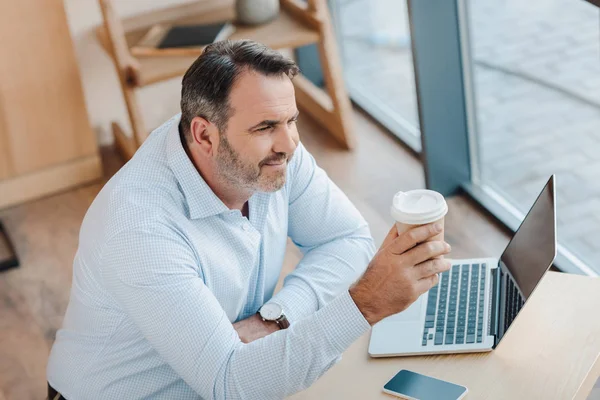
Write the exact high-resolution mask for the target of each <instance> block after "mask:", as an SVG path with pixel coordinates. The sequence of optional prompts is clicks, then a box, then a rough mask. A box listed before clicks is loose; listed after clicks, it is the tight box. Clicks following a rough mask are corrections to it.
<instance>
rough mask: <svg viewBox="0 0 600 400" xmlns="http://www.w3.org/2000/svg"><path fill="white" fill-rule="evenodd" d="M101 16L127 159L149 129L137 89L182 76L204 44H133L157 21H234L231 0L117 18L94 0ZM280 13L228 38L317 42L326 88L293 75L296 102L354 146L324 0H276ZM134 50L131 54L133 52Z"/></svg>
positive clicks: (118, 133)
mask: <svg viewBox="0 0 600 400" xmlns="http://www.w3.org/2000/svg"><path fill="white" fill-rule="evenodd" d="M98 1H99V3H100V7H101V9H102V16H103V19H104V23H103V25H101V26H99V27H98V28H97V30H96V34H97V36H98V39H99V41H100V43H101V44H102V46H103V47H104V49H105V50H106V51H107V52H108V53H109V54H110V55H111V57H112V59H113V62H114V65H115V67H116V70H117V74H118V76H119V81H120V83H121V89H122V91H123V96H124V98H125V104H126V105H127V111H128V114H129V120H130V121H131V126H132V129H133V135H132V136H131V137H129V136H127V135H125V133H124V131H123V130H122V129H121V127H120V126H119V125H118V124H117V123H116V122H113V123H112V130H113V135H114V138H115V143H116V145H117V148H118V149H119V151H120V152H121V154H123V156H124V157H125V158H126V159H129V158H131V156H132V155H133V153H134V152H135V151H136V149H137V148H138V147H139V146H140V145H141V144H142V143H143V141H144V140H145V138H146V137H147V135H148V133H149V132H148V131H147V129H146V127H145V126H144V123H143V121H142V117H141V113H140V109H139V104H138V101H137V99H136V89H138V88H141V87H144V86H147V85H151V84H153V83H156V82H160V81H163V80H166V79H171V78H173V77H177V76H182V75H183V74H184V73H185V71H186V70H187V69H188V67H189V66H190V65H191V64H192V62H193V61H194V60H195V59H196V58H197V57H198V56H199V55H200V54H201V53H202V50H203V49H202V48H185V49H166V50H165V49H156V48H152V49H148V51H145V52H144V51H139V48H136V49H134V50H137V51H134V52H132V51H131V50H132V47H134V45H135V44H136V43H138V42H139V41H140V39H141V38H143V37H144V36H145V35H146V34H147V33H148V31H149V29H150V28H151V27H153V26H156V25H157V24H166V23H168V24H172V25H178V24H194V23H212V22H220V21H233V20H234V17H235V10H234V2H233V1H232V0H203V1H195V2H194V3H190V4H184V5H180V6H176V7H171V8H166V9H159V10H155V11H151V12H147V13H144V14H141V15H136V16H134V17H130V18H126V19H123V20H121V19H119V17H118V16H117V14H116V12H115V9H114V7H113V2H112V0H98ZM280 5H281V7H280V8H281V11H280V14H279V16H278V17H277V18H276V19H275V20H274V21H271V22H270V23H267V24H264V25H260V26H254V27H248V26H236V31H235V32H234V33H233V34H232V36H231V37H230V39H251V40H255V41H258V42H261V43H264V44H265V45H267V46H269V47H271V48H273V49H284V48H295V47H299V46H304V45H307V44H312V43H317V45H318V48H319V56H320V60H321V67H322V70H323V75H324V80H325V87H326V92H325V91H323V90H322V89H320V88H318V87H316V86H315V85H313V84H312V82H310V81H309V80H308V79H306V78H305V77H304V76H302V75H298V76H297V77H296V78H294V86H295V90H296V99H297V102H298V105H299V107H300V108H301V109H302V110H303V111H306V112H307V113H308V114H309V115H311V116H312V117H313V118H315V119H316V120H317V121H318V122H319V123H321V124H322V125H323V126H324V127H325V128H326V130H327V131H328V132H329V133H330V134H331V135H332V136H333V137H334V138H335V139H336V140H337V141H338V142H339V143H340V144H341V145H342V146H343V147H345V148H347V149H351V148H352V147H353V146H354V138H353V132H352V112H351V111H352V110H351V104H350V100H349V98H348V94H347V92H346V89H345V88H344V81H343V75H342V69H341V65H340V61H339V55H338V50H337V44H336V40H335V36H334V33H333V28H332V26H331V19H330V16H329V12H328V9H327V4H326V0H308V2H307V3H306V4H305V3H303V2H301V1H299V0H280ZM134 53H135V54H134Z"/></svg>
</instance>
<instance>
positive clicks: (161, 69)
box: [96, 5, 319, 86]
mask: <svg viewBox="0 0 600 400" xmlns="http://www.w3.org/2000/svg"><path fill="white" fill-rule="evenodd" d="M234 15H235V14H234V9H233V7H231V6H229V5H225V6H224V7H220V8H213V9H211V10H208V11H206V12H204V13H203V14H200V15H196V16H192V17H186V18H182V19H178V20H176V21H174V22H172V24H173V25H178V24H179V25H183V24H194V23H196V24H201V23H213V22H221V21H233V18H234ZM135 18H136V24H141V23H142V21H143V19H142V18H140V16H138V17H135ZM127 22H128V21H127V20H125V21H124V22H123V25H124V26H126V25H127ZM149 28H150V27H149V26H147V27H145V28H138V29H135V30H133V31H131V32H127V33H126V34H125V37H126V40H127V44H128V46H129V47H130V48H131V47H133V46H134V45H135V44H136V43H137V42H138V41H139V40H140V39H141V38H142V37H143V36H144V35H145V34H146V32H147V31H148V29H149ZM96 34H97V36H98V40H99V41H100V43H101V44H102V46H103V47H104V49H105V50H106V51H107V52H109V54H110V44H109V42H108V38H107V35H106V31H105V29H104V26H99V27H98V29H97V31H96ZM230 39H232V40H237V39H251V40H254V41H257V42H260V43H263V44H265V45H267V46H269V47H271V48H273V49H284V48H295V47H299V46H305V45H308V44H312V43H317V42H318V41H319V32H318V31H317V30H316V29H313V28H311V27H309V26H307V25H305V24H303V23H302V22H300V21H298V20H297V19H296V18H294V17H293V16H292V15H290V14H289V13H288V12H287V11H286V10H285V9H282V10H281V11H280V13H279V16H278V17H277V18H276V19H275V20H273V21H271V22H270V23H268V24H264V25H259V26H244V25H237V24H236V31H235V32H234V33H233V34H232V35H231V36H230ZM136 50H138V51H136V53H135V54H132V55H133V56H134V58H135V60H136V61H137V62H138V63H139V65H138V66H137V68H136V73H137V76H136V77H135V78H134V79H135V80H136V86H146V85H150V84H153V83H156V82H160V81H163V80H165V79H170V78H174V77H177V76H181V75H183V74H184V73H185V71H187V69H188V68H189V66H190V65H191V64H192V63H193V62H194V60H195V59H196V58H197V57H198V56H199V55H200V54H201V53H202V51H203V50H204V47H195V48H180V49H154V48H148V49H147V51H145V52H143V53H141V52H140V51H139V48H137V49H136Z"/></svg>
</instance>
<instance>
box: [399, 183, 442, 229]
mask: <svg viewBox="0 0 600 400" xmlns="http://www.w3.org/2000/svg"><path fill="white" fill-rule="evenodd" d="M391 212H392V217H393V218H394V219H395V220H396V221H398V222H401V223H403V224H410V225H421V224H429V223H431V222H434V221H437V220H438V219H440V218H442V217H443V216H445V215H446V213H447V212H448V205H447V204H446V200H445V199H444V196H442V195H441V194H440V193H438V192H434V191H433V190H424V189H422V190H411V191H410V192H398V193H396V194H395V195H394V199H393V200H392V209H391Z"/></svg>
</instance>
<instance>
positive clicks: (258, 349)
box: [101, 223, 369, 399]
mask: <svg viewBox="0 0 600 400" xmlns="http://www.w3.org/2000/svg"><path fill="white" fill-rule="evenodd" d="M194 251H195V250H194V249H193V246H191V245H190V243H188V242H187V241H186V238H185V237H184V236H183V235H181V234H179V233H178V232H177V231H176V229H175V228H172V227H169V226H166V225H161V224H158V223H148V224H145V225H143V226H138V227H136V228H132V229H130V228H127V229H124V230H122V231H121V232H119V233H117V234H115V235H114V236H113V237H111V238H110V240H108V242H107V243H106V246H105V247H104V249H103V251H102V255H101V257H102V275H101V276H102V279H103V280H104V284H105V287H106V289H107V290H108V291H109V292H110V295H111V296H112V297H113V298H114V299H115V301H116V302H117V303H118V304H119V305H120V307H122V309H123V310H124V312H125V313H126V314H127V315H129V316H130V318H131V320H132V321H133V323H134V324H135V325H136V326H137V327H138V328H139V330H140V332H141V334H142V335H143V337H144V338H145V339H146V340H147V341H148V342H149V343H150V345H151V346H152V347H153V348H154V349H155V350H156V351H157V352H158V354H159V355H160V356H161V357H162V359H164V360H165V362H167V363H168V364H169V365H170V366H171V368H173V370H174V371H175V372H176V373H177V374H178V375H179V376H181V378H182V379H183V380H184V381H185V382H186V383H187V384H188V385H189V386H190V387H192V388H193V389H194V390H195V391H196V392H197V393H198V394H199V395H200V396H201V397H202V398H204V399H280V398H283V397H285V396H288V395H290V394H292V393H295V392H297V391H299V390H302V389H304V388H306V387H308V386H310V385H311V384H312V383H313V382H314V381H315V380H316V379H318V378H319V377H320V376H321V375H322V374H323V373H324V372H325V371H326V370H327V369H328V368H329V367H330V366H331V365H332V364H333V363H334V362H335V360H336V359H337V357H339V355H340V354H341V353H342V352H343V351H344V350H345V349H346V348H347V347H348V346H349V345H350V344H351V343H352V342H353V341H354V340H356V339H357V338H358V337H360V336H361V335H362V334H364V333H365V332H366V331H367V330H368V329H369V324H368V323H367V321H366V320H365V319H364V317H363V316H362V314H361V313H360V311H359V310H358V309H357V307H356V305H355V304H354V302H353V301H352V298H351V297H350V295H349V293H348V292H347V291H340V292H339V293H337V296H336V297H335V299H329V298H328V300H331V301H329V302H328V305H327V306H325V307H323V308H321V309H320V310H319V311H318V312H316V313H313V314H312V315H311V316H310V317H307V318H305V319H304V320H302V321H297V322H296V323H295V324H294V325H293V326H292V327H290V328H289V329H286V330H282V331H278V332H275V333H273V334H271V335H269V336H266V337H264V338H262V339H259V340H256V341H254V342H251V343H249V344H243V343H242V342H241V341H240V339H239V337H238V335H237V333H236V331H235V330H234V328H233V326H232V324H231V322H230V321H229V320H228V318H227V316H226V314H225V312H224V310H223V309H222V307H221V306H220V304H219V303H218V301H217V299H216V298H215V297H214V295H213V294H212V293H211V291H210V290H209V288H208V287H207V286H206V285H205V283H204V281H203V279H202V276H201V273H200V272H199V271H201V269H200V268H199V266H198V265H197V258H196V257H195V253H194ZM307 266H308V265H307ZM322 279H324V277H322ZM332 294H333V293H331V295H332ZM328 296H329V295H328Z"/></svg>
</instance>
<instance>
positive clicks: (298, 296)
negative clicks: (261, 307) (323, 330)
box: [267, 284, 319, 324]
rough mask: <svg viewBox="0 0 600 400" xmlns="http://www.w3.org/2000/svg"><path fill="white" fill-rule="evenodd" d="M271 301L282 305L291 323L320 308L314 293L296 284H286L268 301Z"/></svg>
mask: <svg viewBox="0 0 600 400" xmlns="http://www.w3.org/2000/svg"><path fill="white" fill-rule="evenodd" d="M270 302H273V303H276V304H279V305H280V306H281V308H282V309H283V313H284V314H285V317H286V318H287V319H288V321H290V324H293V323H294V322H297V321H298V320H300V319H302V318H304V317H306V316H307V315H310V314H313V313H315V312H316V311H317V310H318V308H319V304H318V303H317V299H316V298H315V295H314V293H307V292H306V290H305V289H304V288H302V287H300V286H297V285H294V284H288V285H287V286H286V285H284V286H283V288H281V290H280V291H279V292H277V293H276V294H275V295H274V296H273V297H272V298H271V300H269V301H267V303H270Z"/></svg>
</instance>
